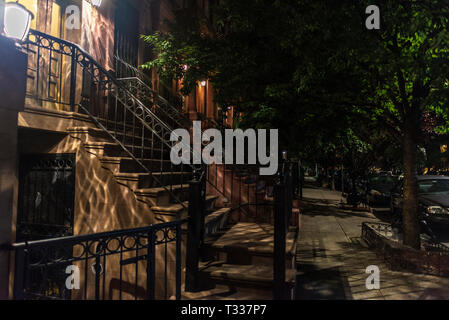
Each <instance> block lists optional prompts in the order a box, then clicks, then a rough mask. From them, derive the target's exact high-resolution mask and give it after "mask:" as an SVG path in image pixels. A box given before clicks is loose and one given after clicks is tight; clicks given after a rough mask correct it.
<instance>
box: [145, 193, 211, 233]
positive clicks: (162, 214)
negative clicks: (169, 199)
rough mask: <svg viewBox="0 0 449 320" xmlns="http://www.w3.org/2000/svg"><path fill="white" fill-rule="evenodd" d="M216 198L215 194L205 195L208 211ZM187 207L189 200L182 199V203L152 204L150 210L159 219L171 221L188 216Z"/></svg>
mask: <svg viewBox="0 0 449 320" xmlns="http://www.w3.org/2000/svg"><path fill="white" fill-rule="evenodd" d="M216 200H217V196H214V195H208V196H206V208H207V210H209V211H211V210H213V208H214V206H215V201H216ZM188 208H189V202H188V201H184V202H183V203H182V204H165V205H156V206H152V207H151V210H152V211H153V213H154V214H155V215H156V216H157V218H158V220H159V221H162V222H171V221H176V220H183V219H186V218H187V217H188ZM205 223H206V221H205ZM208 223H212V221H209V222H208ZM206 226H207V225H206Z"/></svg>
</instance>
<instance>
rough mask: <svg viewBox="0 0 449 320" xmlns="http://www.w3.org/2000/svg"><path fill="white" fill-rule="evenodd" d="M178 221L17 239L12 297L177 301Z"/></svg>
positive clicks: (14, 249)
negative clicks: (96, 231)
mask: <svg viewBox="0 0 449 320" xmlns="http://www.w3.org/2000/svg"><path fill="white" fill-rule="evenodd" d="M182 223H184V221H177V222H171V223H165V224H159V225H153V226H150V227H145V228H139V229H131V230H124V231H113V232H106V233H101V234H92V235H85V236H77V237H66V238H59V239H50V240H42V241H34V242H29V243H21V244H15V245H13V246H12V248H11V250H13V251H14V252H15V261H16V262H15V266H16V269H15V281H14V299H16V300H130V299H133V300H154V299H164V300H167V299H169V298H171V297H175V298H176V299H178V300H179V299H180V298H181V240H182V231H181V225H182ZM156 257H157V259H156ZM173 270H174V271H173ZM169 272H172V273H173V274H170V273H169Z"/></svg>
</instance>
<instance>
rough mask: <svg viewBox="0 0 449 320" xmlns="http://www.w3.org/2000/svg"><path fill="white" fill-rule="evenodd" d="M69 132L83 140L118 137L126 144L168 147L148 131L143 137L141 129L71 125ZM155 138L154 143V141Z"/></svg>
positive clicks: (110, 139)
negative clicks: (126, 129) (104, 128)
mask: <svg viewBox="0 0 449 320" xmlns="http://www.w3.org/2000/svg"><path fill="white" fill-rule="evenodd" d="M67 131H68V133H69V134H70V135H71V136H73V137H76V138H79V139H81V140H82V141H83V142H85V143H86V142H93V143H96V142H110V143H115V140H114V139H113V137H114V138H115V139H117V140H118V141H119V142H120V143H122V144H124V145H142V140H143V144H144V145H145V146H152V147H153V148H159V149H162V147H163V148H164V149H165V148H168V146H166V145H165V144H162V142H161V141H160V140H159V139H158V138H157V137H155V136H154V139H153V136H152V135H151V134H150V133H149V132H146V133H145V135H146V136H144V137H143V138H142V132H140V131H139V130H137V131H134V132H133V131H132V130H131V131H125V132H123V131H121V130H117V131H116V130H114V129H113V128H109V130H107V131H105V130H103V129H101V128H90V127H70V128H68V129H67ZM153 140H154V143H152V141H153Z"/></svg>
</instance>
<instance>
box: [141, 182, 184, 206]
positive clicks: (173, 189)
mask: <svg viewBox="0 0 449 320" xmlns="http://www.w3.org/2000/svg"><path fill="white" fill-rule="evenodd" d="M134 193H135V194H136V196H137V199H139V200H140V201H142V202H145V203H147V204H148V205H149V206H151V207H156V208H158V207H167V206H169V207H173V205H172V203H173V201H172V200H173V199H172V197H171V195H170V193H173V194H175V196H176V197H177V198H178V199H179V200H181V201H186V200H187V199H188V193H189V185H188V184H182V185H173V186H165V187H157V188H148V189H136V190H134ZM179 206H180V205H179ZM181 207H182V206H181ZM172 211H173V212H177V211H179V210H172Z"/></svg>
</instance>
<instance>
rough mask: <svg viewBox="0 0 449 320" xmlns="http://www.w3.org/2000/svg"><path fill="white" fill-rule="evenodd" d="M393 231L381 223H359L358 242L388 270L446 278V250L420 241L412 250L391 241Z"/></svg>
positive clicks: (448, 258) (448, 273) (448, 270)
mask: <svg viewBox="0 0 449 320" xmlns="http://www.w3.org/2000/svg"><path fill="white" fill-rule="evenodd" d="M392 234H393V229H392V227H391V225H389V224H385V223H363V224H362V239H363V240H364V241H365V242H366V243H367V244H368V246H369V247H370V248H373V249H374V250H375V251H376V253H377V254H378V255H379V256H380V257H381V258H382V259H383V260H384V261H385V263H386V264H387V265H388V266H389V267H390V268H391V269H392V270H397V271H408V272H414V273H422V274H430V275H437V276H445V277H447V276H449V248H448V247H447V246H445V245H444V244H441V243H435V242H424V243H423V244H422V248H421V250H414V249H412V248H408V247H405V246H403V245H402V244H401V243H400V242H399V241H394V240H393V239H392V238H391V236H392Z"/></svg>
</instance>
